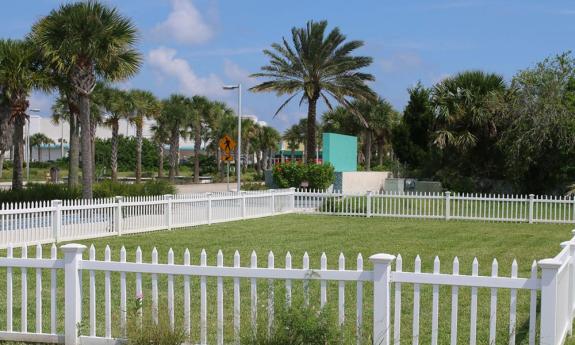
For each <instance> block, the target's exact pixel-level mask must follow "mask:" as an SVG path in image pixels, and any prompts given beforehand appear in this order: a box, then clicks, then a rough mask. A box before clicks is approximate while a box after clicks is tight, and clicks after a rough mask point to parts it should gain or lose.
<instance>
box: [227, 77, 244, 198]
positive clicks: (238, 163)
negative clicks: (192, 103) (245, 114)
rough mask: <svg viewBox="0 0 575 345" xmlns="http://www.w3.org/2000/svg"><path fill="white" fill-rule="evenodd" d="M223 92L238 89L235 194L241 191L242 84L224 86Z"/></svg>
mask: <svg viewBox="0 0 575 345" xmlns="http://www.w3.org/2000/svg"><path fill="white" fill-rule="evenodd" d="M223 89H224V90H235V89H238V144H237V153H236V178H237V192H238V193H239V192H240V190H241V186H242V184H241V181H240V172H241V160H242V158H241V155H242V84H237V85H224V86H223Z"/></svg>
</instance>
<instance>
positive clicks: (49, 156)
mask: <svg viewBox="0 0 575 345" xmlns="http://www.w3.org/2000/svg"><path fill="white" fill-rule="evenodd" d="M51 160H52V145H50V144H48V161H51Z"/></svg>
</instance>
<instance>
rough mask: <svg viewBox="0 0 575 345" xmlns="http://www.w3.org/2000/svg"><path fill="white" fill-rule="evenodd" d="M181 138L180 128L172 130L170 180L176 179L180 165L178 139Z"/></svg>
mask: <svg viewBox="0 0 575 345" xmlns="http://www.w3.org/2000/svg"><path fill="white" fill-rule="evenodd" d="M179 139H180V133H179V131H178V128H175V130H172V135H171V137H170V172H169V175H168V176H169V179H170V182H172V183H173V182H174V181H175V179H176V166H177V165H178V141H179Z"/></svg>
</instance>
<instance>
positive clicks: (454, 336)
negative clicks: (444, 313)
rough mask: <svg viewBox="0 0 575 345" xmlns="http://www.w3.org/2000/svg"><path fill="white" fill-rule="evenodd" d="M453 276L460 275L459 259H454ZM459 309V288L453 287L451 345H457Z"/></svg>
mask: <svg viewBox="0 0 575 345" xmlns="http://www.w3.org/2000/svg"><path fill="white" fill-rule="evenodd" d="M453 275H454V276H457V275H459V259H458V258H457V256H456V257H455V258H454V259H453ZM458 308H459V287H458V286H455V285H454V286H452V287H451V345H457V318H458Z"/></svg>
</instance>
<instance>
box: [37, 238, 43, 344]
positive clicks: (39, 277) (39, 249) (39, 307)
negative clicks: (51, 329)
mask: <svg viewBox="0 0 575 345" xmlns="http://www.w3.org/2000/svg"><path fill="white" fill-rule="evenodd" d="M36 259H42V246H41V245H40V244H37V245H36ZM36 333H42V269H41V268H36Z"/></svg>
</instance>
